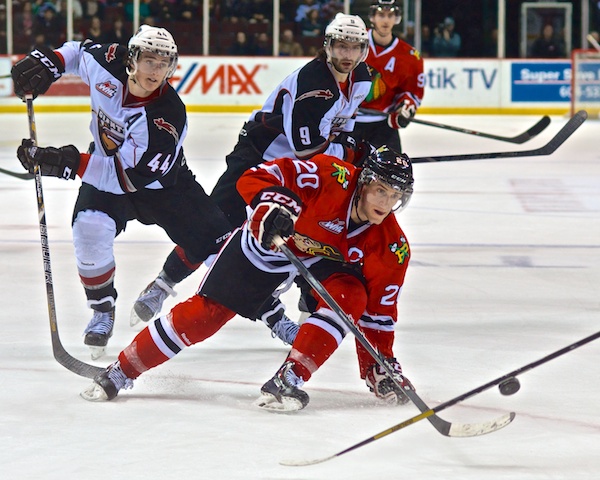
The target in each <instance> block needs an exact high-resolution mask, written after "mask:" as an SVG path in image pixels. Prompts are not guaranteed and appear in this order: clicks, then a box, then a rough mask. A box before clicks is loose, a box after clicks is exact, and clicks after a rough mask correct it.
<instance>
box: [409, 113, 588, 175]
mask: <svg viewBox="0 0 600 480" xmlns="http://www.w3.org/2000/svg"><path fill="white" fill-rule="evenodd" d="M587 116H588V115H587V112H586V111H585V110H580V111H579V112H577V113H576V114H575V115H573V117H571V118H570V119H569V121H568V122H567V123H566V124H565V126H564V127H563V128H561V129H560V130H559V132H558V133H557V134H556V135H554V137H553V138H552V139H551V140H550V141H549V142H548V143H547V144H546V145H544V146H543V147H540V148H536V149H533V150H522V151H520V152H497V153H472V154H464V155H441V156H438V157H415V158H411V162H412V163H430V162H453V161H456V160H489V159H494V158H515V157H535V156H539V155H551V154H552V153H554V152H555V151H556V149H557V148H558V147H560V146H561V145H562V144H563V143H564V142H565V141H566V140H567V138H569V137H570V136H571V135H572V134H573V133H574V132H575V130H577V129H578V128H579V127H580V126H581V124H582V123H583V122H585V120H586V118H587Z"/></svg>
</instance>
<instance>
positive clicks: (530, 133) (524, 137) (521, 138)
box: [358, 108, 550, 145]
mask: <svg viewBox="0 0 600 480" xmlns="http://www.w3.org/2000/svg"><path fill="white" fill-rule="evenodd" d="M358 110H359V111H360V112H361V113H364V114H366V115H389V113H386V112H380V111H379V110H372V109H370V108H359V109H358ZM410 123H417V124H419V125H427V126H428V127H437V128H442V129H444V130H451V131H453V132H459V133H466V134H468V135H475V136H477V137H484V138H491V139H492V140H500V141H501V142H509V143H517V144H519V145H520V144H521V143H525V142H527V141H528V140H531V139H532V138H533V137H535V136H537V135H538V134H539V133H540V132H542V131H543V130H544V129H545V128H546V127H547V126H548V125H550V117H549V116H548V115H544V116H543V117H542V118H541V119H540V120H539V121H538V122H537V123H536V124H535V125H533V126H532V127H531V128H529V129H528V130H527V131H525V132H523V133H520V134H519V135H517V136H515V137H503V136H501V135H493V134H491V133H484V132H478V131H477V130H471V129H469V128H461V127H453V126H452V125H446V124H443V123H436V122H430V121H428V120H421V119H420V118H415V117H413V118H411V119H410Z"/></svg>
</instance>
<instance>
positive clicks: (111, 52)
mask: <svg viewBox="0 0 600 480" xmlns="http://www.w3.org/2000/svg"><path fill="white" fill-rule="evenodd" d="M118 46H119V44H118V43H112V44H111V45H109V47H108V50H107V51H106V53H105V54H104V59H105V60H106V63H110V62H113V61H114V60H116V59H117V47H118Z"/></svg>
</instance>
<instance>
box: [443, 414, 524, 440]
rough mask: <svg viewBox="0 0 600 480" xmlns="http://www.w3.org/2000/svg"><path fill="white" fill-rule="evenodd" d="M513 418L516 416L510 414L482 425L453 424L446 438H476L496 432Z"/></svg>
mask: <svg viewBox="0 0 600 480" xmlns="http://www.w3.org/2000/svg"><path fill="white" fill-rule="evenodd" d="M515 416H516V414H515V413H514V412H510V413H507V414H505V415H502V416H501V417H498V418H497V419H495V420H491V421H489V422H484V423H463V424H457V423H453V424H452V426H451V427H450V431H449V432H448V436H450V437H463V438H465V437H478V436H480V435H485V434H487V433H492V432H496V431H498V430H500V429H501V428H504V427H506V426H507V425H509V424H510V423H511V422H512V421H513V420H514V419H515Z"/></svg>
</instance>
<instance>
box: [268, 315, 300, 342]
mask: <svg viewBox="0 0 600 480" xmlns="http://www.w3.org/2000/svg"><path fill="white" fill-rule="evenodd" d="M269 328H270V329H271V335H272V336H273V338H275V337H277V338H279V340H281V341H282V342H283V343H285V344H286V345H291V344H292V343H294V340H295V339H296V335H298V330H300V325H298V324H297V323H296V322H294V321H293V320H292V319H290V318H289V317H288V316H287V315H283V317H281V320H279V321H278V322H277V323H275V324H274V325H273V326H272V327H269Z"/></svg>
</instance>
